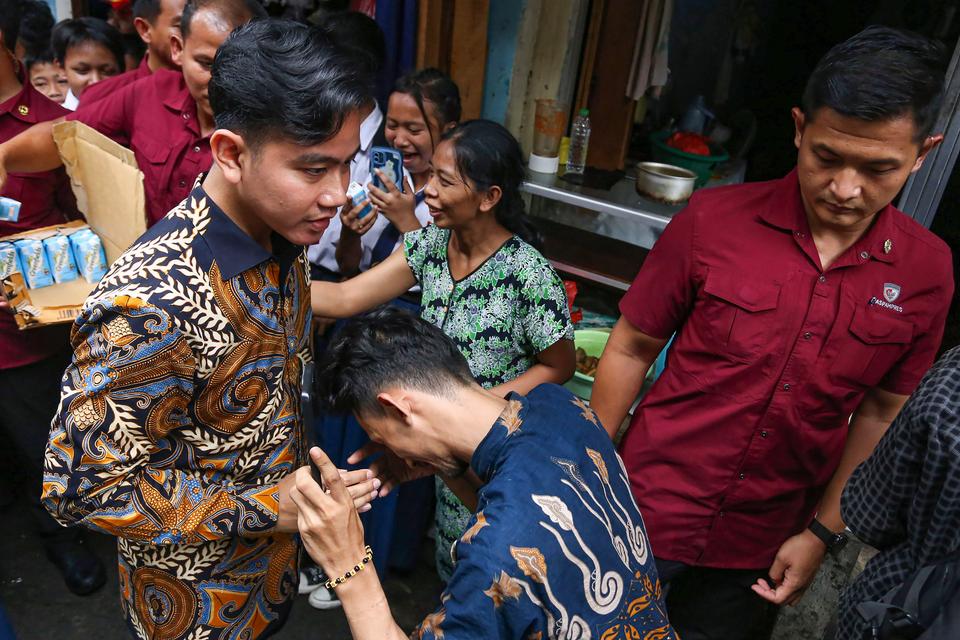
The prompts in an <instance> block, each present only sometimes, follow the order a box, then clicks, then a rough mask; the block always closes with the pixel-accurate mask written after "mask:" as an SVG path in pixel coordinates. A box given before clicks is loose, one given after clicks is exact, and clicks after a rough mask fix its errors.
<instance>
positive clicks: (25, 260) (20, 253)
mask: <svg viewBox="0 0 960 640" xmlns="http://www.w3.org/2000/svg"><path fill="white" fill-rule="evenodd" d="M13 245H14V246H15V247H16V248H17V257H18V258H19V259H20V271H21V273H23V279H24V280H26V282H27V288H28V289H39V288H41V287H49V286H50V285H52V284H53V274H52V273H50V263H49V262H47V252H46V251H44V250H43V242H41V241H40V240H37V239H36V238H24V239H23V240H17V241H16V242H14V243H13Z"/></svg>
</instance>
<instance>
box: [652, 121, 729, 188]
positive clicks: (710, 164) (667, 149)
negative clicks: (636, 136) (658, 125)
mask: <svg viewBox="0 0 960 640" xmlns="http://www.w3.org/2000/svg"><path fill="white" fill-rule="evenodd" d="M671 133H672V132H671V131H657V132H656V133H652V134H650V147H651V151H652V153H653V159H654V160H655V161H656V162H663V163H664V164H672V165H675V166H677V167H683V168H684V169H689V170H690V171H693V172H694V173H695V174H697V182H696V184H695V185H694V186H695V187H696V188H697V189H699V188H700V187H702V186H703V185H705V184H707V182H708V181H709V180H710V176H711V175H713V169H714V168H715V167H716V166H717V165H718V164H720V163H721V162H726V161H727V160H729V159H730V156H729V155H728V154H727V152H726V151H724V150H723V149H720V148H718V147H717V146H716V145H712V144H711V145H710V150H711V151H712V152H713V155H710V156H700V155H697V154H695V153H687V152H685V151H680V150H679V149H674V148H673V147H671V146H670V145H668V144H667V138H669V137H670V135H671Z"/></svg>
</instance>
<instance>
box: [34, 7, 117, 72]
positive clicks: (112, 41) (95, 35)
mask: <svg viewBox="0 0 960 640" xmlns="http://www.w3.org/2000/svg"><path fill="white" fill-rule="evenodd" d="M85 42H94V43H96V44H99V45H101V46H103V47H105V48H106V49H108V50H109V51H110V53H112V54H113V57H114V58H116V60H117V69H119V70H120V71H123V69H124V67H125V65H124V63H123V38H122V37H121V35H120V32H119V31H117V30H116V29H115V28H113V27H111V26H110V25H109V24H107V23H106V22H104V21H103V20H100V19H98V18H89V17H84V18H71V19H68V20H61V21H60V22H58V23H57V26H55V27H54V28H53V33H52V34H51V36H50V45H51V46H52V47H53V54H54V55H55V56H57V61H58V62H59V63H60V64H62V65H66V63H67V51H69V50H70V49H72V48H74V47H79V46H80V45H82V44H83V43H85Z"/></svg>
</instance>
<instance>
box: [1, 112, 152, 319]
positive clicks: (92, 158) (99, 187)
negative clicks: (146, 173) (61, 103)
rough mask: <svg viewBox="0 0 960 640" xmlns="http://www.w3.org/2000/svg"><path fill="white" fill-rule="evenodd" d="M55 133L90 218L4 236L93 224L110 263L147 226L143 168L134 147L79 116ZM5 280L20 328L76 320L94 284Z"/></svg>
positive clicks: (17, 277) (5, 292)
mask: <svg viewBox="0 0 960 640" xmlns="http://www.w3.org/2000/svg"><path fill="white" fill-rule="evenodd" d="M53 138H54V140H55V141H56V143H57V148H58V149H59V150H60V157H61V158H62V159H63V164H64V167H65V168H66V170H67V175H69V176H70V185H71V187H72V188H73V193H74V195H75V196H76V198H77V208H78V209H79V210H80V212H81V213H83V215H84V217H85V218H86V223H84V222H82V221H75V222H70V223H64V224H62V225H54V226H50V227H44V228H42V229H33V230H31V231H25V232H21V233H18V234H15V235H11V236H6V237H3V238H0V241H13V240H18V239H20V238H26V237H44V236H48V235H51V233H54V232H59V231H60V230H63V231H64V232H66V233H69V232H71V231H75V230H76V229H78V228H82V227H84V226H87V225H89V226H90V228H91V229H93V231H94V232H95V233H96V234H97V235H98V236H100V239H101V241H102V242H103V248H104V251H105V252H106V254H107V264H113V262H114V260H116V259H117V258H119V257H120V255H121V254H122V253H123V252H124V251H126V250H127V248H129V247H130V245H132V244H133V243H134V242H135V241H136V239H137V238H139V237H140V236H141V235H143V233H144V232H145V231H146V230H147V215H146V207H145V197H144V193H143V173H141V172H140V169H139V167H138V166H137V161H136V160H135V159H134V156H133V152H132V151H130V150H129V149H127V148H126V147H123V146H121V145H119V144H117V143H116V142H114V141H113V140H110V139H109V138H107V137H106V136H104V135H102V134H100V133H98V132H97V131H95V130H93V129H91V128H90V127H88V126H87V125H85V124H82V123H80V122H61V123H59V124H57V125H56V126H54V128H53ZM2 285H3V286H2V291H3V295H4V297H6V298H7V300H8V301H9V302H10V304H11V305H12V306H13V308H14V309H16V310H17V313H16V316H15V318H16V320H17V325H18V326H19V327H20V328H21V329H30V328H34V327H42V326H46V325H51V324H59V323H64V322H73V320H74V319H75V318H76V317H77V315H78V314H79V313H80V310H81V308H82V307H83V303H84V302H85V301H86V299H87V297H88V296H89V295H90V293H91V292H92V291H93V289H94V287H96V285H95V284H92V283H90V282H87V281H86V280H84V279H83V278H79V279H77V280H73V281H71V282H64V283H59V284H54V285H51V286H49V287H43V288H40V289H27V287H26V283H25V282H24V280H23V275H22V274H19V273H15V274H12V275H11V276H9V277H7V278H5V279H4V280H3V282H2Z"/></svg>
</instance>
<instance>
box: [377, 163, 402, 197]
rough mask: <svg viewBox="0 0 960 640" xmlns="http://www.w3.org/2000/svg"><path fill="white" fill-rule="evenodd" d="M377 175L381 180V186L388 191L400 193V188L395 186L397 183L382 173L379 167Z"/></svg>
mask: <svg viewBox="0 0 960 640" xmlns="http://www.w3.org/2000/svg"><path fill="white" fill-rule="evenodd" d="M377 175H379V176H380V179H381V180H383V186H385V187H386V188H387V191H389V192H390V193H397V194H399V193H400V188H399V187H397V184H396V183H395V182H394V181H393V180H391V179H390V178H388V177H387V176H386V175H385V174H384V173H383V171H380V170H379V169H377Z"/></svg>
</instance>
